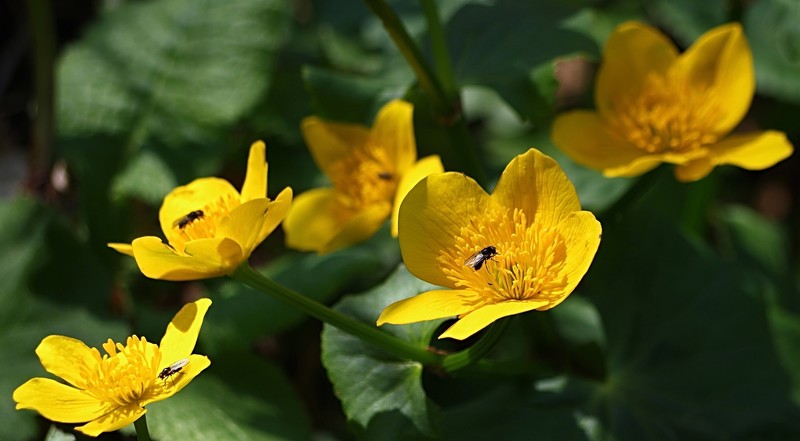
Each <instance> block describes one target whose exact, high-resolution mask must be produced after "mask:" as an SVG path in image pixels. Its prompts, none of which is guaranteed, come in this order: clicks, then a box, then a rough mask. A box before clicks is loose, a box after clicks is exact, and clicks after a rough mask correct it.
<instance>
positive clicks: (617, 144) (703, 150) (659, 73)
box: [552, 22, 793, 182]
mask: <svg viewBox="0 0 800 441" xmlns="http://www.w3.org/2000/svg"><path fill="white" fill-rule="evenodd" d="M603 57H604V59H603V64H602V66H601V67H600V71H599V73H598V75H597V85H596V88H595V106H596V108H597V111H596V112H591V111H580V110H579V111H573V112H568V113H566V114H563V115H561V116H559V117H558V118H557V119H556V121H555V123H554V125H553V132H552V136H553V141H554V142H555V144H556V145H558V146H559V147H560V148H561V149H562V150H564V151H565V152H566V153H567V154H568V155H570V156H571V157H572V158H573V159H574V160H575V161H577V162H580V163H582V164H584V165H586V166H588V167H591V168H594V169H599V170H602V171H603V174H604V175H605V176H607V177H615V176H636V175H640V174H642V173H645V172H647V171H649V170H651V169H653V168H654V167H656V166H657V165H658V164H660V163H662V162H667V163H671V164H676V168H675V176H676V178H677V179H678V180H680V181H683V182H690V181H696V180H698V179H702V178H703V177H705V176H706V175H708V174H709V173H710V172H711V170H712V169H713V168H714V167H715V166H717V165H723V164H731V165H736V166H738V167H742V168H745V169H748V170H761V169H764V168H767V167H771V166H772V165H774V164H775V163H777V162H779V161H781V160H783V159H785V158H787V157H788V156H789V155H791V154H792V150H793V149H792V146H791V144H790V143H789V142H788V140H787V139H786V135H785V134H784V133H781V132H776V131H766V132H755V133H742V134H735V135H730V136H726V135H728V133H729V132H730V131H731V130H733V128H734V127H736V125H738V124H739V122H740V121H741V120H742V118H744V116H745V114H746V113H747V110H748V108H749V107H750V100H751V99H752V98H753V93H754V91H755V74H754V71H753V57H752V54H751V53H750V47H749V45H748V44H747V40H746V39H745V37H744V34H743V32H742V28H741V26H740V25H739V24H727V25H723V26H719V27H716V28H714V29H711V30H710V31H708V32H706V33H705V34H703V35H702V36H701V37H700V38H699V39H698V40H697V41H696V42H695V43H694V44H693V45H692V47H690V48H689V49H688V50H687V51H686V52H684V53H683V54H678V51H677V49H676V48H675V46H674V45H673V44H672V43H671V42H670V41H669V39H667V37H666V36H664V35H663V34H662V33H660V32H659V31H658V30H656V29H654V28H652V27H650V26H647V25H645V24H642V23H637V22H628V23H624V24H622V25H620V26H619V27H617V29H616V30H615V31H614V33H613V34H612V35H611V37H609V39H608V42H607V43H606V47H605V53H604V55H603Z"/></svg>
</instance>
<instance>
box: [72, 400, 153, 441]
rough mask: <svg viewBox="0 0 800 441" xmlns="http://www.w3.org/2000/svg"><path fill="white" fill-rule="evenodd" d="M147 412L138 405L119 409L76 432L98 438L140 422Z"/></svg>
mask: <svg viewBox="0 0 800 441" xmlns="http://www.w3.org/2000/svg"><path fill="white" fill-rule="evenodd" d="M146 412H147V410H145V409H144V408H141V407H139V405H138V404H131V405H128V406H126V407H118V408H116V409H114V410H113V411H112V412H109V413H108V414H106V415H104V416H102V417H100V418H98V419H96V420H94V421H91V422H89V423H88V424H85V425H83V426H80V427H76V428H75V430H77V431H79V432H82V433H85V434H86V435H89V436H98V435H100V434H101V433H104V432H113V431H115V430H119V429H122V428H123V427H125V426H127V425H128V424H132V423H133V422H134V421H136V420H138V419H139V418H140V417H141V416H142V415H144V414H145V413H146Z"/></svg>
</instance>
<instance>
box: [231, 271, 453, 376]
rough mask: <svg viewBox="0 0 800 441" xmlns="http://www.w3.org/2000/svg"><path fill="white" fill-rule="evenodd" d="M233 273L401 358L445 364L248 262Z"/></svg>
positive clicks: (439, 359) (439, 357)
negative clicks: (269, 276)
mask: <svg viewBox="0 0 800 441" xmlns="http://www.w3.org/2000/svg"><path fill="white" fill-rule="evenodd" d="M231 276H232V277H233V278H234V279H236V280H238V281H240V282H242V283H244V284H245V285H247V286H249V287H251V288H254V289H257V290H258V291H261V292H265V293H267V294H269V295H271V296H273V297H275V298H277V299H279V300H281V301H283V302H285V303H288V304H290V305H292V306H294V307H296V308H298V309H300V310H301V311H303V312H305V313H306V314H308V315H310V316H312V317H314V318H316V319H319V320H322V321H323V322H325V323H327V324H329V325H331V326H335V327H337V328H339V329H341V330H342V331H344V332H347V333H349V334H352V335H354V336H356V337H358V338H360V339H362V340H364V341H366V342H369V343H372V344H373V345H375V346H377V347H379V348H381V349H383V350H385V351H387V352H389V353H391V354H394V355H396V356H398V357H400V358H403V359H408V360H415V361H418V362H420V363H422V364H426V365H441V364H442V356H440V355H438V354H435V353H433V352H430V351H428V350H426V349H423V348H420V347H418V346H415V345H413V344H411V343H409V342H407V341H405V340H401V339H399V338H397V337H395V336H393V335H391V334H387V333H386V332H383V331H381V330H379V329H378V328H376V327H374V326H371V325H368V324H366V323H364V322H361V321H358V320H356V319H354V318H352V317H349V316H346V315H344V314H342V313H341V312H339V311H336V310H333V309H331V308H328V307H327V306H325V305H323V304H321V303H318V302H316V301H314V300H312V299H310V298H308V297H306V296H304V295H302V294H299V293H296V292H294V291H292V290H290V289H289V288H286V287H285V286H283V285H281V284H279V283H276V282H274V281H272V280H270V279H267V278H266V277H264V276H263V275H261V273H259V272H258V271H256V270H254V269H253V268H252V267H251V266H250V265H249V264H248V263H247V262H245V263H243V264H242V265H241V266H239V268H237V269H236V271H235V272H234V273H233V274H232V275H231Z"/></svg>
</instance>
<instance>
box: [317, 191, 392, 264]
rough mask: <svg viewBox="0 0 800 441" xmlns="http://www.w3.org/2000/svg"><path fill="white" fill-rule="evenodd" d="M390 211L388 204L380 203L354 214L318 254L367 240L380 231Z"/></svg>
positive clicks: (390, 207)
mask: <svg viewBox="0 0 800 441" xmlns="http://www.w3.org/2000/svg"><path fill="white" fill-rule="evenodd" d="M391 211H392V206H391V205H389V203H388V202H381V203H378V204H375V205H371V206H369V207H367V209H366V210H363V211H361V212H359V213H356V215H355V216H353V217H351V218H350V219H348V220H347V222H345V224H344V225H343V226H342V229H341V231H339V232H338V233H337V234H336V235H335V236H333V238H332V239H331V240H330V241H329V242H328V243H326V244H325V245H324V246H323V247H322V249H320V250H319V252H320V253H321V254H325V253H330V252H333V251H336V250H338V249H341V248H345V247H348V246H350V245H354V244H357V243H360V242H363V241H365V240H367V239H369V238H370V237H372V236H373V235H374V234H375V233H376V232H378V230H380V229H381V226H383V224H384V223H385V222H386V218H387V217H389V214H391Z"/></svg>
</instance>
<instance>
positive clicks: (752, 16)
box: [743, 0, 800, 102]
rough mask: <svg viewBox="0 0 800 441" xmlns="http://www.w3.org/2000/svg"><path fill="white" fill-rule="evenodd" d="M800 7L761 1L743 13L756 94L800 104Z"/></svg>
mask: <svg viewBox="0 0 800 441" xmlns="http://www.w3.org/2000/svg"><path fill="white" fill-rule="evenodd" d="M798 20H800V3H797V2H795V1H791V0H762V1H759V2H755V3H754V4H753V5H752V6H751V7H750V8H748V9H747V10H746V11H745V15H744V19H743V21H744V29H745V33H746V34H747V39H748V40H749V42H750V46H751V48H752V50H753V61H754V62H755V68H756V82H757V84H758V90H759V91H760V92H763V93H765V94H768V95H771V96H773V97H776V98H780V99H782V100H789V101H793V102H800V28H798V27H797V22H798Z"/></svg>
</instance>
